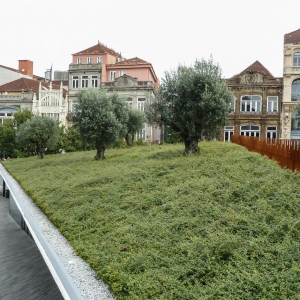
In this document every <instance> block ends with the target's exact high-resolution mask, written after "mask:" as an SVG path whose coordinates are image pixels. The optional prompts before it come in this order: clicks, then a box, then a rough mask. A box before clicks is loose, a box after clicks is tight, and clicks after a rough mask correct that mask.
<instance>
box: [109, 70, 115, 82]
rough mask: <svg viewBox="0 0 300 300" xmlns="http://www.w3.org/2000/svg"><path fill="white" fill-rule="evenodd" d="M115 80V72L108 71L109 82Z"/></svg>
mask: <svg viewBox="0 0 300 300" xmlns="http://www.w3.org/2000/svg"><path fill="white" fill-rule="evenodd" d="M115 78H116V71H110V80H115Z"/></svg>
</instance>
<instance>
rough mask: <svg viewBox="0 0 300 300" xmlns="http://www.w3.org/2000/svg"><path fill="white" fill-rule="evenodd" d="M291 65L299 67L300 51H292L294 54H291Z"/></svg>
mask: <svg viewBox="0 0 300 300" xmlns="http://www.w3.org/2000/svg"><path fill="white" fill-rule="evenodd" d="M293 66H295V67H300V52H296V53H294V56H293Z"/></svg>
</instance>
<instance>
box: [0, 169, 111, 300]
mask: <svg viewBox="0 0 300 300" xmlns="http://www.w3.org/2000/svg"><path fill="white" fill-rule="evenodd" d="M5 173H6V174H5V176H8V177H10V178H11V179H12V181H13V182H14V184H15V186H14V188H15V189H16V190H18V191H19V197H20V200H22V202H23V204H24V205H25V206H26V208H27V210H28V211H29V213H30V214H31V216H32V217H33V219H34V221H35V223H36V225H37V226H38V227H39V228H40V230H41V231H42V232H43V234H44V236H45V237H46V239H47V240H48V242H49V243H50V244H51V246H52V247H53V248H54V251H55V252H56V253H57V255H58V256H59V257H60V259H61V261H62V263H63V264H64V265H65V267H66V269H67V271H68V273H69V274H70V276H71V277H72V278H73V281H74V283H75V284H76V285H77V287H78V288H79V290H80V291H81V295H82V296H83V297H84V298H85V299H87V300H94V299H95V300H115V299H116V298H115V297H114V296H113V295H112V293H111V292H110V291H109V289H108V287H107V285H106V284H105V283H104V282H103V281H101V280H99V279H97V274H96V272H95V271H93V270H92V268H91V267H90V266H89V265H88V264H87V263H86V262H85V261H84V260H83V259H81V258H80V257H79V256H77V255H76V253H75V251H74V249H73V248H72V246H71V245H70V244H69V242H68V241H67V240H66V239H65V238H64V237H63V236H62V234H61V233H60V232H59V230H58V229H57V228H56V227H55V226H54V225H53V224H52V223H51V222H50V221H49V220H48V218H47V217H46V216H45V215H44V213H43V212H42V211H41V210H40V209H39V208H38V207H37V206H36V205H35V204H34V203H33V201H32V200H31V198H30V197H29V196H28V195H27V194H26V193H25V192H24V191H23V189H22V188H21V187H20V185H19V184H18V182H17V181H16V180H14V179H13V177H12V176H11V175H10V174H9V173H8V172H5ZM0 178H1V175H0ZM1 185H2V178H1ZM1 191H2V189H1Z"/></svg>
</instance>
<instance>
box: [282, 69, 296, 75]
mask: <svg viewBox="0 0 300 300" xmlns="http://www.w3.org/2000/svg"><path fill="white" fill-rule="evenodd" d="M283 74H285V75H297V74H300V67H285V68H284V69H283Z"/></svg>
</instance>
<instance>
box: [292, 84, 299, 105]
mask: <svg viewBox="0 0 300 300" xmlns="http://www.w3.org/2000/svg"><path fill="white" fill-rule="evenodd" d="M299 98H300V79H296V80H294V81H293V83H292V101H298V100H299Z"/></svg>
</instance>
